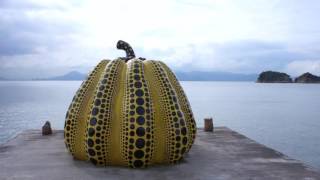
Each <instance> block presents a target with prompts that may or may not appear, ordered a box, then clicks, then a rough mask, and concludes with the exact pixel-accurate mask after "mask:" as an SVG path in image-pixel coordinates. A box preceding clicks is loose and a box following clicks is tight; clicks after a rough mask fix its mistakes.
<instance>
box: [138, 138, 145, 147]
mask: <svg viewBox="0 0 320 180" xmlns="http://www.w3.org/2000/svg"><path fill="white" fill-rule="evenodd" d="M144 144H145V141H144V139H141V138H138V139H137V140H136V147H137V148H143V147H144Z"/></svg>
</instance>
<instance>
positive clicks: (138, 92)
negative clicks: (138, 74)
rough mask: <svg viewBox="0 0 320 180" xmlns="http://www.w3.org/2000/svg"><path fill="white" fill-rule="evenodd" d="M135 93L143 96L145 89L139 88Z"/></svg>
mask: <svg viewBox="0 0 320 180" xmlns="http://www.w3.org/2000/svg"><path fill="white" fill-rule="evenodd" d="M135 94H136V95H137V96H139V97H141V96H143V94H144V93H143V91H142V90H141V89H137V90H136V93H135Z"/></svg>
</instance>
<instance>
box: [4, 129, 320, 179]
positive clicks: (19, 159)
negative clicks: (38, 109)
mask: <svg viewBox="0 0 320 180" xmlns="http://www.w3.org/2000/svg"><path fill="white" fill-rule="evenodd" d="M0 179H1V180H3V179H10V180H11V179H23V180H28V179H46V180H50V179H75V180H83V179H92V180H94V179H130V180H134V179H139V180H142V179H159V180H166V179H183V180H187V179H210V180H212V179H246V180H247V179H268V180H269V179H290V180H291V179H305V180H312V179H320V172H319V171H316V170H315V169H313V168H311V167H309V166H307V165H305V164H303V163H302V162H300V161H297V160H294V159H291V158H289V157H287V156H285V155H283V154H281V153H279V152H277V151H275V150H273V149H270V148H268V147H266V146H263V145H261V144H259V143H257V142H255V141H253V140H251V139H248V138H247V137H245V136H243V135H241V134H239V133H237V132H234V131H232V130H230V129H228V128H225V127H218V128H215V132H214V133H206V132H203V131H202V130H201V129H199V130H198V134H197V138H196V141H195V144H194V146H193V147H192V149H191V151H190V152H189V154H188V155H187V156H186V157H185V160H183V162H181V163H180V164H177V165H172V166H152V167H149V168H147V169H129V168H123V167H100V168H98V167H95V166H94V165H92V164H91V163H89V162H83V161H77V160H74V159H73V158H72V157H71V155H70V154H69V153H68V152H67V151H66V149H65V145H64V142H63V131H54V134H53V135H51V136H42V135H41V131H39V130H28V131H25V132H23V133H21V134H20V135H18V136H17V137H15V138H14V139H12V140H10V141H9V142H7V143H5V144H2V145H0Z"/></svg>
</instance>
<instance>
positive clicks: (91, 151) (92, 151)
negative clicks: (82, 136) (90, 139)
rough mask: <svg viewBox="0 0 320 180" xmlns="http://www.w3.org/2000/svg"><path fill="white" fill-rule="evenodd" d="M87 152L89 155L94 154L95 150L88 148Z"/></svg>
mask: <svg viewBox="0 0 320 180" xmlns="http://www.w3.org/2000/svg"><path fill="white" fill-rule="evenodd" d="M88 153H89V155H90V156H95V155H96V152H95V151H94V150H93V149H88Z"/></svg>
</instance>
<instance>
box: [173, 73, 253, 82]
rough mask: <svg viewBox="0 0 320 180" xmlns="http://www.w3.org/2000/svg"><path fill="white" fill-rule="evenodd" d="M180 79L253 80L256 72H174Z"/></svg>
mask: <svg viewBox="0 0 320 180" xmlns="http://www.w3.org/2000/svg"><path fill="white" fill-rule="evenodd" d="M176 76H177V78H178V79H179V80H180V81H255V80H256V79H257V77H258V74H239V73H229V72H201V71H192V72H176Z"/></svg>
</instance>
